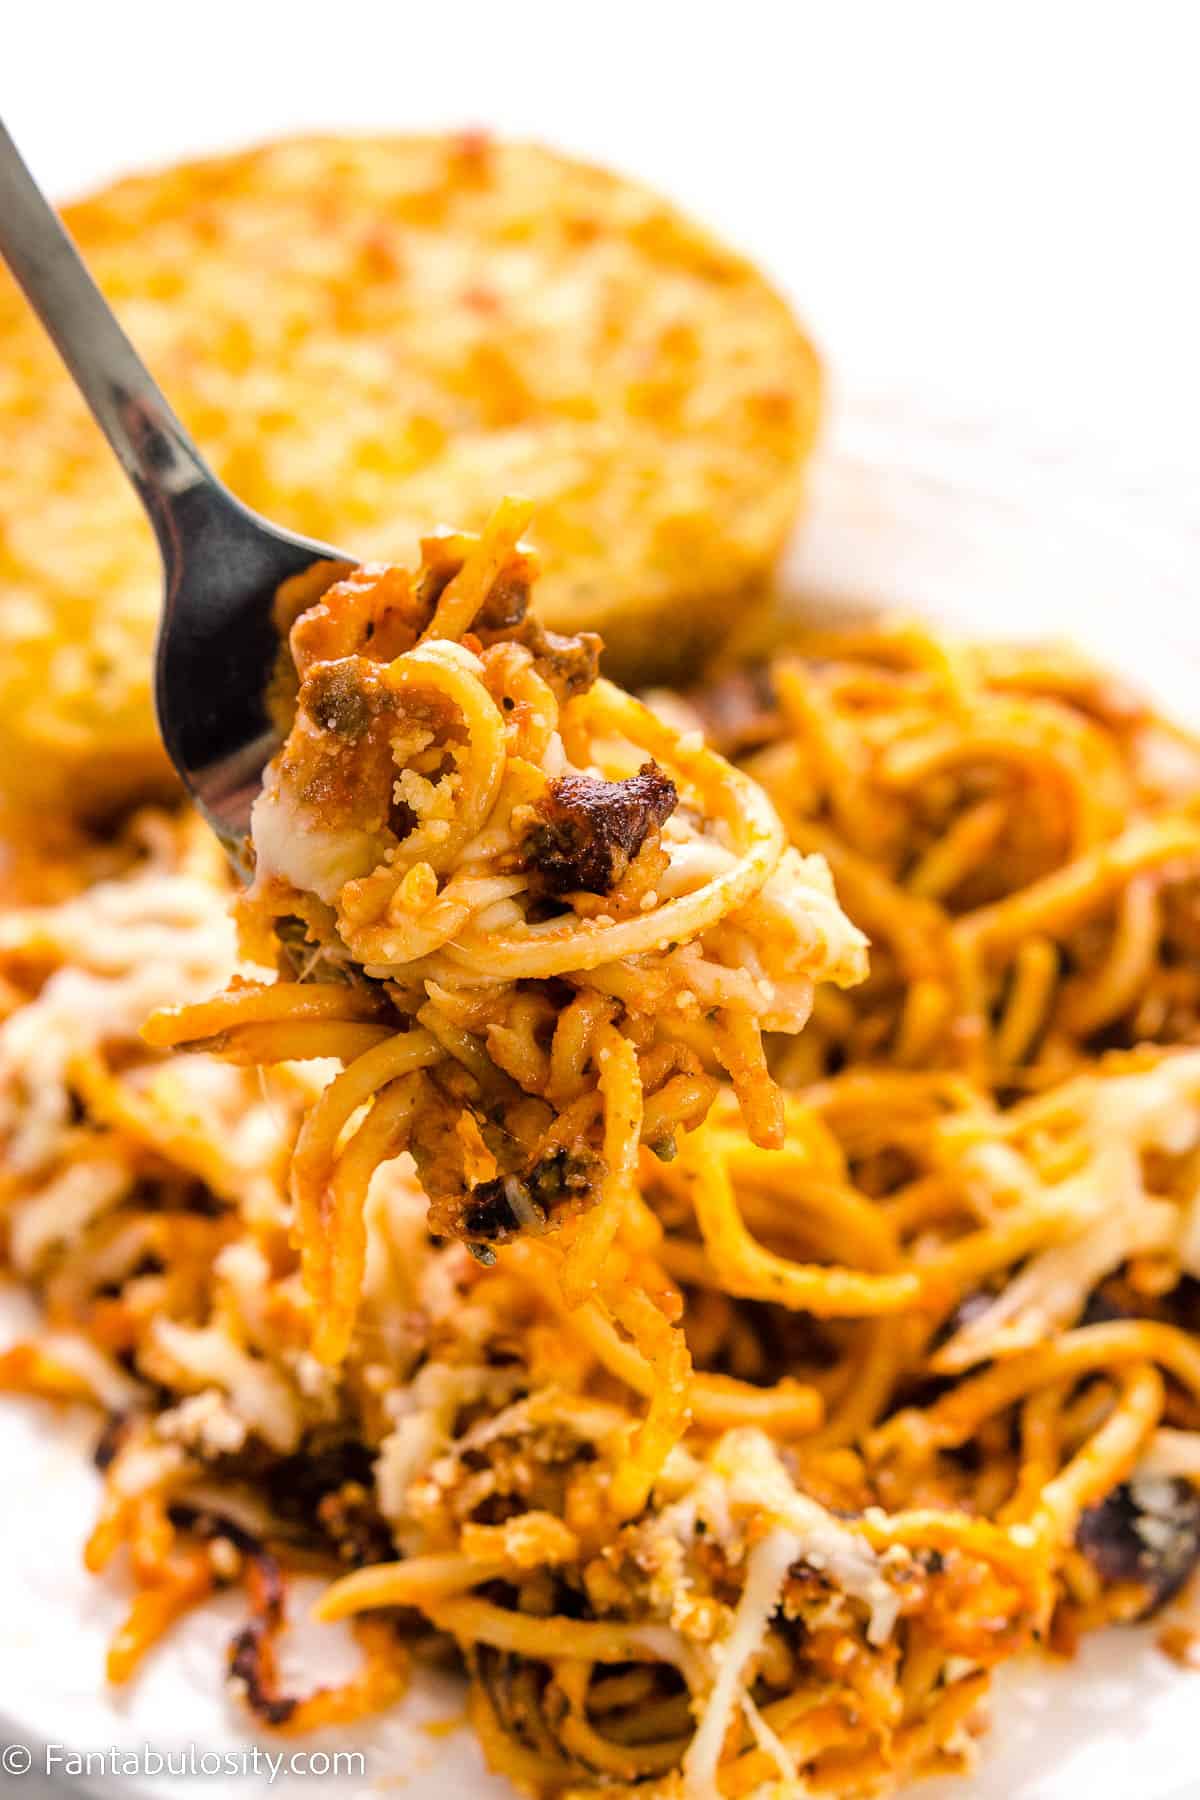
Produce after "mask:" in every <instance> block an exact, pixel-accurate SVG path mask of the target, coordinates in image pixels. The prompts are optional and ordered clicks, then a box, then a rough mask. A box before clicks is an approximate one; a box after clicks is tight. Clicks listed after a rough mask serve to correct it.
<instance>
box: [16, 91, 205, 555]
mask: <svg viewBox="0 0 1200 1800" xmlns="http://www.w3.org/2000/svg"><path fill="white" fill-rule="evenodd" d="M0 255H3V257H4V259H5V261H6V262H7V263H8V266H9V268H10V269H11V270H12V272H13V274H14V275H15V276H16V278H17V281H18V282H19V283H20V285H21V287H22V288H23V289H24V291H25V296H26V298H27V299H28V301H29V304H30V305H31V306H32V307H33V309H34V311H35V312H36V313H37V315H38V317H39V318H40V319H41V321H42V324H43V325H44V326H45V327H46V330H47V331H48V332H49V334H50V337H51V338H52V339H53V341H54V344H55V346H56V348H57V350H58V353H59V355H60V356H61V357H62V359H63V361H64V362H65V363H66V365H67V367H68V369H69V370H70V371H71V374H72V375H73V376H74V378H75V384H76V386H77V387H78V388H79V391H80V393H81V394H82V395H83V397H84V399H85V400H86V401H87V403H88V405H89V406H90V407H91V409H92V411H93V413H94V414H95V415H96V419H97V422H98V423H99V425H100V427H101V429H102V430H103V431H104V433H105V436H106V437H107V438H108V441H109V443H110V444H111V445H112V447H113V449H114V450H115V451H116V453H117V457H118V459H119V460H120V463H121V466H122V468H123V469H124V470H125V473H126V474H127V475H128V477H129V479H130V481H131V482H132V483H133V486H134V488H135V490H136V492H137V495H138V498H139V499H140V500H141V502H142V505H143V506H144V507H145V509H146V512H147V514H148V515H149V518H150V522H151V524H152V525H153V526H154V530H155V533H156V535H157V537H158V540H159V543H160V545H161V547H162V551H163V555H164V558H166V559H167V562H168V566H170V564H171V562H172V561H173V560H174V558H173V554H172V553H173V551H174V548H175V537H176V533H175V531H174V529H173V525H174V512H175V506H176V504H177V502H178V500H179V498H180V497H181V496H182V495H183V494H185V493H188V492H189V491H190V490H192V489H194V488H196V487H201V486H203V487H207V488H209V489H210V490H212V491H213V492H215V493H221V492H222V491H223V490H222V489H221V487H220V484H219V483H218V482H217V480H216V478H215V477H214V475H213V474H212V472H211V470H210V469H209V468H208V466H207V464H206V463H205V462H204V460H203V458H202V457H201V455H200V453H199V451H198V450H197V449H196V446H195V444H194V443H193V442H192V440H191V438H190V437H189V436H188V434H187V432H186V431H185V430H184V428H183V426H182V425H181V424H180V422H179V420H178V419H177V418H176V416H175V414H174V412H173V411H172V410H171V407H170V406H169V405H168V403H167V400H166V398H165V397H164V395H163V394H162V392H161V390H160V389H159V386H158V383H157V382H156V381H155V380H154V378H153V376H152V375H151V374H150V371H149V369H147V367H146V365H145V363H144V362H143V361H142V359H141V357H140V356H139V355H138V353H137V351H136V350H135V349H134V347H133V345H132V344H131V343H130V341H129V339H128V338H127V337H126V336H125V333H124V331H123V330H122V329H121V327H120V325H119V324H118V323H117V319H116V316H115V315H114V313H113V311H112V308H111V307H110V306H109V304H108V302H107V300H106V299H105V298H104V296H103V294H102V293H101V292H100V289H99V288H98V287H97V286H96V284H95V282H94V281H93V280H92V278H91V276H90V275H89V274H88V272H87V269H86V268H85V267H84V265H83V262H82V261H81V259H80V256H79V253H78V251H77V250H76V248H75V246H74V244H73V243H72V242H71V240H70V238H69V237H68V236H67V233H66V231H65V230H64V228H63V226H62V224H61V222H60V220H59V218H58V215H57V213H56V212H55V211H54V208H53V207H52V206H51V205H50V202H49V201H48V200H47V199H46V196H45V195H44V194H43V193H42V190H41V189H40V188H39V187H38V185H37V183H36V182H35V181H34V179H33V176H32V175H31V174H30V173H29V170H28V169H27V168H26V166H25V163H24V161H23V160H22V158H21V155H20V152H19V151H18V149H17V147H16V145H15V144H14V143H13V141H12V138H11V137H10V136H9V133H8V131H7V130H6V128H5V125H4V122H3V120H0Z"/></svg>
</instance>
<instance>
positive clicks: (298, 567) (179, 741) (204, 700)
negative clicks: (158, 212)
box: [0, 122, 357, 875]
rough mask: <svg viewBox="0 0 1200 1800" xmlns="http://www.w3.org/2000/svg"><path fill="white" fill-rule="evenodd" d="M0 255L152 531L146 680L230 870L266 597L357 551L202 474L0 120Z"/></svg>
mask: <svg viewBox="0 0 1200 1800" xmlns="http://www.w3.org/2000/svg"><path fill="white" fill-rule="evenodd" d="M0 254H2V255H3V256H4V259H5V261H6V262H7V263H8V265H9V267H10V268H11V270H12V272H13V274H14V275H15V276H16V278H17V280H18V282H19V283H20V284H21V287H22V288H23V289H24V291H25V295H26V298H27V299H28V301H29V303H30V305H31V306H32V307H33V309H34V311H35V312H36V313H37V315H38V317H39V318H40V320H41V322H42V324H43V325H44V326H45V327H46V330H47V332H48V333H49V334H50V337H51V338H52V339H53V341H54V344H55V346H56V348H57V350H58V352H59V355H60V356H61V357H62V359H63V361H64V362H65V363H66V365H67V368H68V369H69V370H70V372H71V374H72V375H73V376H74V378H75V383H76V386H77V387H78V388H79V391H80V393H81V394H82V395H83V397H84V399H85V400H86V401H87V403H88V405H89V406H90V407H91V409H92V412H93V413H94V414H95V416H96V421H97V423H98V424H99V425H100V427H101V429H102V430H103V432H104V434H105V436H106V437H107V438H108V441H109V443H110V444H111V445H112V447H113V449H114V451H115V452H116V454H117V458H118V460H119V462H120V464H121V467H122V468H123V469H124V471H125V473H126V475H128V477H129V479H130V481H131V482H132V484H133V488H134V491H135V492H136V494H137V496H138V499H139V500H140V501H141V503H142V505H143V507H144V508H145V510H146V514H147V516H148V518H149V520H150V523H151V525H152V526H153V527H154V534H155V536H156V538H157V539H158V547H159V550H160V551H161V553H162V562H163V575H164V581H165V588H164V597H163V609H162V620H161V623H160V626H159V632H158V649H157V656H156V666H155V687H154V698H155V706H156V708H157V711H158V724H159V730H160V731H161V732H162V737H163V742H164V744H165V745H166V748H167V754H168V755H169V756H170V758H171V761H172V762H173V763H174V764H175V767H176V769H177V770H178V772H179V774H180V776H181V778H182V780H183V782H184V785H185V786H186V787H187V789H188V791H189V792H190V794H191V796H192V798H193V799H194V800H195V802H196V804H197V805H198V806H199V808H200V810H201V812H203V814H204V816H205V817H206V818H207V819H208V821H209V823H210V824H211V825H212V827H213V830H214V831H215V832H216V833H217V836H218V837H219V838H220V840H221V842H222V844H223V845H224V846H225V849H226V851H227V852H228V854H229V856H230V858H231V860H232V861H233V863H234V865H235V867H236V868H238V870H239V872H240V873H242V874H243V875H245V873H246V856H245V852H246V839H247V833H248V831H249V825H250V808H251V806H252V804H253V802H254V798H255V795H256V794H257V793H258V791H259V788H260V787H261V785H262V774H263V770H264V768H265V767H266V765H267V763H268V762H269V760H270V758H271V756H272V755H273V753H274V751H275V749H276V748H277V746H278V743H279V731H278V728H277V726H276V724H275V723H274V722H273V720H272V717H271V712H270V708H269V706H268V689H269V684H270V683H271V680H272V677H273V676H274V675H275V673H276V670H277V667H278V663H279V654H280V648H281V646H280V638H279V633H278V631H277V629H276V627H275V624H274V622H273V601H274V598H275V594H276V592H277V590H278V589H279V587H280V586H281V584H282V583H283V582H285V581H287V580H289V579H290V578H292V577H294V576H297V575H301V574H303V573H304V572H305V571H307V570H309V569H311V568H312V566H313V564H314V563H332V564H334V565H336V566H337V567H338V568H339V569H340V568H349V567H351V566H352V565H353V563H354V562H355V561H356V560H357V559H356V558H353V557H349V556H347V555H345V553H344V552H343V551H340V550H332V549H330V548H329V547H328V546H327V545H325V544H318V543H314V542H313V541H312V540H311V539H309V538H303V537H298V536H297V535H296V534H295V532H291V531H284V530H283V529H282V528H281V527H280V526H278V525H272V524H271V523H270V522H269V520H267V519H263V518H260V517H259V515H258V514H257V513H255V512H251V510H250V509H249V507H246V506H243V505H242V503H241V501H240V500H238V499H236V498H235V496H234V495H233V494H231V493H230V491H229V489H228V488H227V487H225V486H224V484H223V483H222V482H220V481H218V480H217V477H216V476H215V475H214V474H213V472H212V470H211V469H210V468H209V467H208V466H207V464H206V463H205V461H204V459H203V457H202V456H201V455H200V452H199V451H198V450H197V448H196V446H195V444H194V443H193V442H192V440H191V438H190V437H189V436H188V434H187V432H186V431H185V430H184V428H183V426H182V425H181V424H180V422H179V420H178V419H177V418H176V416H175V414H174V412H173V411H172V410H171V407H170V406H169V405H168V403H167V400H166V398H165V396H164V395H163V393H162V391H161V390H160V388H159V387H158V384H157V383H156V382H155V380H154V379H153V377H152V376H151V374H150V372H149V370H148V369H147V368H146V365H145V364H144V363H143V362H142V360H141V358H140V357H139V355H138V353H137V351H136V350H135V349H134V347H133V345H132V344H131V343H130V341H129V339H128V338H127V337H126V335H125V333H124V331H123V330H122V328H121V326H120V325H119V324H118V323H117V320H116V318H115V316H114V315H113V312H112V309H111V308H110V307H109V305H108V302H107V301H106V300H105V298H104V296H103V295H102V294H101V292H100V290H99V288H98V287H97V286H96V284H95V282H94V281H93V280H92V278H91V276H90V275H89V273H88V271H87V269H86V267H85V266H84V263H83V261H82V259H81V257H80V255H79V252H78V251H77V250H76V248H75V246H74V244H73V243H72V242H71V240H70V238H69V237H68V236H67V233H66V231H65V230H64V228H63V226H62V224H61V222H60V221H59V219H58V216H57V215H56V213H55V212H54V209H53V208H52V207H51V205H50V203H49V201H48V200H47V199H46V197H45V195H44V194H43V193H42V191H41V189H40V188H39V187H38V185H37V183H36V182H35V181H34V179H33V177H32V175H31V174H30V173H29V170H28V169H27V168H26V166H25V164H24V162H23V161H22V159H21V156H20V154H19V152H18V151H17V148H16V145H15V144H14V143H13V141H12V138H11V137H10V136H9V134H8V132H7V130H6V129H5V127H4V124H3V122H0ZM13 453H14V454H18V455H19V454H20V449H19V446H14V447H13ZM333 573H334V571H331V576H332V574H333Z"/></svg>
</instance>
